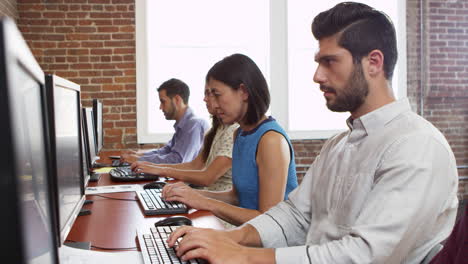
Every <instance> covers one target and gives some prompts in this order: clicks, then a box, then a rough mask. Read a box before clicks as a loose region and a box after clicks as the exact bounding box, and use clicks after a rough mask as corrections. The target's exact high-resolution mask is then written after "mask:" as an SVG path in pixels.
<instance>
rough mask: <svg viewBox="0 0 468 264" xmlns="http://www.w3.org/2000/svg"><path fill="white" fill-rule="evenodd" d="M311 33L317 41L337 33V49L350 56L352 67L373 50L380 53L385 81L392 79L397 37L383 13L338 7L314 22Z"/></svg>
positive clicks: (354, 6)
mask: <svg viewBox="0 0 468 264" xmlns="http://www.w3.org/2000/svg"><path fill="white" fill-rule="evenodd" d="M312 33H313V34H314V37H315V38H316V39H317V40H321V39H322V38H325V37H330V36H333V35H335V34H336V33H340V35H339V36H338V45H340V47H343V48H345V49H347V50H348V51H349V52H350V53H351V54H352V56H353V61H354V63H355V64H356V63H359V64H360V63H361V60H362V58H363V57H365V56H367V55H368V54H369V52H371V51H372V50H375V49H377V50H380V51H381V52H382V53H383V55H384V72H385V78H386V79H387V80H390V79H391V78H392V76H393V70H394V69H395V64H396V61H397V57H398V52H397V43H396V34H395V28H394V27H393V24H392V22H391V21H390V19H389V18H388V16H387V15H386V14H384V13H383V12H380V11H378V10H375V9H374V8H372V7H370V6H368V5H365V4H361V3H355V2H344V3H340V4H337V5H336V6H335V7H333V8H331V9H329V10H327V11H324V12H322V13H320V14H318V15H317V16H316V17H315V18H314V21H313V22H312Z"/></svg>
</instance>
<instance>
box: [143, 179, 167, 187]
mask: <svg viewBox="0 0 468 264" xmlns="http://www.w3.org/2000/svg"><path fill="white" fill-rule="evenodd" d="M166 184H167V183H166V182H162V181H154V182H150V183H147V184H145V185H143V189H162V188H164V186H165V185H166Z"/></svg>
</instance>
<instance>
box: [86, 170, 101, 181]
mask: <svg viewBox="0 0 468 264" xmlns="http://www.w3.org/2000/svg"><path fill="white" fill-rule="evenodd" d="M100 178H101V173H95V172H91V173H90V175H89V181H90V182H97V181H99V179H100Z"/></svg>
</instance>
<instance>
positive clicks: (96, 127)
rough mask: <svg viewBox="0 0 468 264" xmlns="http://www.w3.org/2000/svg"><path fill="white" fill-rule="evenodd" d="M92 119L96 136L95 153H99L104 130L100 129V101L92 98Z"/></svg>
mask: <svg viewBox="0 0 468 264" xmlns="http://www.w3.org/2000/svg"><path fill="white" fill-rule="evenodd" d="M93 121H94V135H95V138H96V155H99V152H100V151H101V149H102V146H103V144H104V131H103V130H102V102H101V101H100V100H98V99H93Z"/></svg>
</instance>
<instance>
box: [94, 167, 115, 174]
mask: <svg viewBox="0 0 468 264" xmlns="http://www.w3.org/2000/svg"><path fill="white" fill-rule="evenodd" d="M112 169H114V167H103V168H99V169H94V170H93V172H94V173H109V171H111V170H112Z"/></svg>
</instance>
